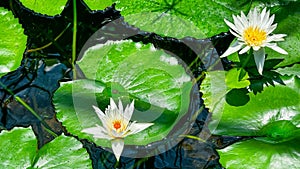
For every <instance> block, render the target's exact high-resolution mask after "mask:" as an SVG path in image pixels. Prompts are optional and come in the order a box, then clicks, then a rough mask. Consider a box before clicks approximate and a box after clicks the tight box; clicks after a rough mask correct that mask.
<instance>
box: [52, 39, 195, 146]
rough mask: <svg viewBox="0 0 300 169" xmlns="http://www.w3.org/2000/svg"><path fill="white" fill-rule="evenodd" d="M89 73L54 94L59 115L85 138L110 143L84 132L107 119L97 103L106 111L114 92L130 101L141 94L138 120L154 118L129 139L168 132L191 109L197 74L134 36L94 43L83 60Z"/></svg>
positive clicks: (137, 141)
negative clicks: (193, 76) (99, 112)
mask: <svg viewBox="0 0 300 169" xmlns="http://www.w3.org/2000/svg"><path fill="white" fill-rule="evenodd" d="M78 65H79V66H80V68H81V70H82V71H83V73H84V75H85V76H86V78H88V79H84V80H76V81H73V82H67V83H62V85H61V87H60V88H59V89H58V90H57V91H56V93H55V95H54V103H55V107H56V109H57V112H58V115H57V117H58V119H59V120H60V121H62V123H63V125H64V126H66V128H67V130H68V131H69V132H71V133H73V134H75V135H78V136H79V137H80V138H87V139H90V140H92V141H94V142H95V143H97V144H98V145H101V146H105V147H110V142H109V141H108V140H104V139H95V138H93V137H92V136H91V135H88V134H86V133H83V132H81V130H82V129H84V128H89V127H94V126H95V125H96V124H98V125H102V124H101V122H100V120H99V119H98V117H97V115H96V113H95V112H94V110H93V108H92V105H96V106H99V107H100V108H101V109H102V110H103V111H104V110H105V108H106V107H107V106H108V104H109V98H110V97H112V98H114V99H115V100H117V99H118V98H121V100H122V102H123V103H124V104H125V105H126V104H128V103H130V100H133V99H134V100H135V111H134V113H133V117H132V120H136V121H137V122H153V123H154V125H153V126H152V127H150V128H148V129H146V130H144V131H142V132H139V133H137V134H135V135H131V136H128V137H126V138H125V144H130V145H146V144H149V143H152V142H154V141H159V140H161V139H163V138H165V137H166V136H167V135H168V133H169V132H170V131H171V130H172V128H173V127H174V126H175V125H176V123H177V122H178V120H180V118H181V117H182V116H183V115H184V114H186V113H195V112H196V111H197V110H195V112H188V107H189V102H190V93H191V87H192V82H191V77H190V75H188V74H187V73H186V71H185V69H184V68H183V66H182V65H180V64H179V60H178V59H177V58H175V57H172V56H170V55H168V54H166V53H165V52H164V51H162V50H157V49H155V48H154V47H153V46H152V45H142V44H140V43H133V42H131V41H122V42H114V43H107V44H106V45H97V46H94V47H91V48H89V49H88V50H87V51H86V52H85V54H84V56H83V58H82V60H80V61H79V62H78Z"/></svg>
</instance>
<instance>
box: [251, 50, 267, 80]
mask: <svg viewBox="0 0 300 169" xmlns="http://www.w3.org/2000/svg"><path fill="white" fill-rule="evenodd" d="M253 55H254V61H255V64H256V67H257V70H258V73H259V74H261V75H262V72H263V68H264V63H265V49H264V48H260V49H259V50H257V51H255V50H253Z"/></svg>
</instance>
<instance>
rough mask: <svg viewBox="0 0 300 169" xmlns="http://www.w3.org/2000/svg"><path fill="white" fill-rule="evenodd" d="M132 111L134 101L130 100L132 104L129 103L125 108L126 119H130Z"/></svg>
mask: <svg viewBox="0 0 300 169" xmlns="http://www.w3.org/2000/svg"><path fill="white" fill-rule="evenodd" d="M133 111H134V100H132V102H131V103H130V105H127V106H126V108H125V111H124V116H125V117H126V118H127V119H131V116H132V114H133Z"/></svg>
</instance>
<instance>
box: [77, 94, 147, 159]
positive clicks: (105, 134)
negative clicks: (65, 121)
mask: <svg viewBox="0 0 300 169" xmlns="http://www.w3.org/2000/svg"><path fill="white" fill-rule="evenodd" d="M93 108H94V110H95V112H96V114H97V115H98V117H99V119H100V120H101V123H102V126H99V125H96V127H91V128H86V129H83V130H82V132H85V133H88V134H93V135H94V138H102V139H108V140H111V143H112V150H113V153H114V155H115V157H116V159H117V160H118V161H119V159H120V156H121V154H122V151H123V148H124V138H125V137H126V136H128V135H132V134H135V133H138V132H140V131H142V130H144V129H146V128H148V127H150V126H152V125H153V123H137V122H136V121H133V122H130V119H131V116H132V113H133V111H134V100H133V101H132V102H131V104H130V105H127V106H126V108H125V110H123V105H122V102H121V100H119V108H118V107H117V105H116V104H115V102H114V100H113V99H112V98H110V105H109V106H108V107H107V108H106V109H105V114H104V113H103V112H102V111H101V110H100V109H99V108H98V107H96V106H93Z"/></svg>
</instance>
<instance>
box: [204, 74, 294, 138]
mask: <svg viewBox="0 0 300 169" xmlns="http://www.w3.org/2000/svg"><path fill="white" fill-rule="evenodd" d="M215 74H219V75H220V74H221V75H222V74H223V72H213V73H211V76H216V75H215ZM282 79H283V81H284V83H285V84H286V86H283V85H275V87H273V86H269V87H265V88H264V90H263V91H262V92H261V93H258V94H256V95H254V94H253V93H252V92H250V93H249V94H248V95H249V97H250V101H249V102H248V103H247V104H245V105H244V106H239V107H237V106H232V105H229V104H228V103H227V102H226V101H225V100H224V98H222V97H221V98H219V100H218V101H215V102H206V101H205V100H209V99H211V95H208V94H207V93H220V92H219V91H218V90H219V88H224V84H221V83H220V84H217V85H215V86H214V88H210V90H207V88H203V90H202V92H203V93H204V95H203V97H204V98H205V99H204V101H205V104H206V105H207V106H208V107H209V108H210V111H211V112H212V123H211V124H210V126H209V127H210V128H211V129H212V130H213V131H212V132H213V133H214V134H220V135H231V136H262V135H264V134H263V132H262V131H261V130H262V128H264V126H266V125H268V124H270V123H273V122H276V121H280V120H288V121H291V122H292V123H293V124H294V125H295V126H296V127H299V125H298V123H299V122H297V121H296V120H295V119H294V118H297V116H298V119H299V112H300V104H299V100H300V88H299V83H300V79H299V78H298V77H282ZM206 80H207V79H205V80H204V81H206ZM208 81H209V79H208ZM207 83H209V82H204V84H207ZM227 90H229V89H227ZM221 94H224V92H222V93H221ZM221 94H220V95H221ZM232 97H233V98H231V100H233V101H234V100H236V102H238V101H240V100H239V99H240V98H239V96H238V95H232ZM226 99H227V98H226ZM214 107H219V108H218V109H213V108H214ZM220 117H221V120H220ZM214 128H216V129H215V130H214Z"/></svg>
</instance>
